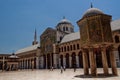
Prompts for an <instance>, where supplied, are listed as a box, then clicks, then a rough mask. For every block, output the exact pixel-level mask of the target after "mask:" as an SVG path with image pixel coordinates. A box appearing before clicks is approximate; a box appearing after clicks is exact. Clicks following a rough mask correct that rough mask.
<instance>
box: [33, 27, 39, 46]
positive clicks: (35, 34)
mask: <svg viewBox="0 0 120 80" xmlns="http://www.w3.org/2000/svg"><path fill="white" fill-rule="evenodd" d="M37 43H38V42H37V32H36V28H35V33H34V41H33V43H32V44H33V45H35V44H37Z"/></svg>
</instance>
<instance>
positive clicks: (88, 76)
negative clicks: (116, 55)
mask: <svg viewBox="0 0 120 80" xmlns="http://www.w3.org/2000/svg"><path fill="white" fill-rule="evenodd" d="M74 77H76V78H109V77H116V76H114V75H112V74H109V75H107V76H105V75H104V74H97V76H92V75H90V74H89V75H76V76H74Z"/></svg>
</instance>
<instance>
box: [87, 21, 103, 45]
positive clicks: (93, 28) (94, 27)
mask: <svg viewBox="0 0 120 80" xmlns="http://www.w3.org/2000/svg"><path fill="white" fill-rule="evenodd" d="M88 29H89V39H90V42H91V43H93V44H94V43H95V44H96V43H99V42H102V33H101V27H100V26H99V22H98V21H97V20H95V19H93V20H90V21H89V27H88Z"/></svg>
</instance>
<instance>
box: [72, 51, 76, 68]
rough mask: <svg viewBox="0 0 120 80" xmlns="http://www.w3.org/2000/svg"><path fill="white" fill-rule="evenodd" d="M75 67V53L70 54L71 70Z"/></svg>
mask: <svg viewBox="0 0 120 80" xmlns="http://www.w3.org/2000/svg"><path fill="white" fill-rule="evenodd" d="M75 67H76V54H75V52H74V53H72V68H75Z"/></svg>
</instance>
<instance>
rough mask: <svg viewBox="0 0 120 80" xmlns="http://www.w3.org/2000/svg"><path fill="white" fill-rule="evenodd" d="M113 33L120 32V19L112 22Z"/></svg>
mask: <svg viewBox="0 0 120 80" xmlns="http://www.w3.org/2000/svg"><path fill="white" fill-rule="evenodd" d="M111 29H112V31H115V30H120V19H118V20H114V21H112V22H111Z"/></svg>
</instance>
